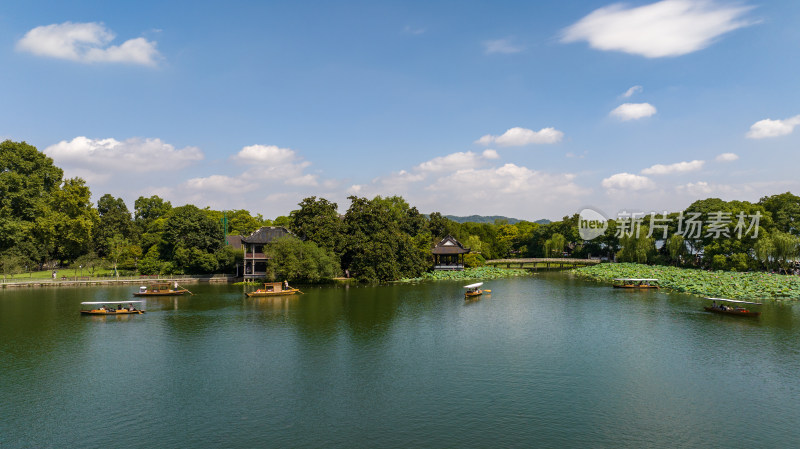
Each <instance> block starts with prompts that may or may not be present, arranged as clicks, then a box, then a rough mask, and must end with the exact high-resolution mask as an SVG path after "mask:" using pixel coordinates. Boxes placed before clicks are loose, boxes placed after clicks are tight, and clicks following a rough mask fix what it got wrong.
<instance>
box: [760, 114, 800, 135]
mask: <svg viewBox="0 0 800 449" xmlns="http://www.w3.org/2000/svg"><path fill="white" fill-rule="evenodd" d="M797 125H800V115H796V116H794V117H792V118H787V119H785V120H772V119H764V120H759V121H757V122H755V123H754V124H753V125H752V126H751V127H750V131H748V133H747V138H749V139H766V138H769V137H780V136H785V135H787V134H791V133H792V132H793V131H794V127H795V126H797Z"/></svg>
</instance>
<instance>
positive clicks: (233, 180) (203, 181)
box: [186, 175, 257, 193]
mask: <svg viewBox="0 0 800 449" xmlns="http://www.w3.org/2000/svg"><path fill="white" fill-rule="evenodd" d="M186 187H188V188H189V189H190V190H193V191H215V192H223V193H242V192H248V191H251V190H255V189H256V187H257V186H256V185H255V184H253V183H251V182H248V180H246V179H243V178H241V177H231V176H225V175H211V176H207V177H204V178H192V179H189V180H188V181H186Z"/></svg>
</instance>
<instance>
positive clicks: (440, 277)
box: [398, 267, 531, 282]
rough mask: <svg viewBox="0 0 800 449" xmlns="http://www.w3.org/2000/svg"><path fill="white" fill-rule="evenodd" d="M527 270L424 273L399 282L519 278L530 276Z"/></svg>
mask: <svg viewBox="0 0 800 449" xmlns="http://www.w3.org/2000/svg"><path fill="white" fill-rule="evenodd" d="M530 275H531V273H530V272H529V271H527V270H519V269H509V268H496V267H477V268H467V269H465V270H464V271H432V272H430V273H423V274H422V276H420V277H418V278H410V279H401V280H400V281H398V282H418V281H460V280H481V281H483V280H489V279H500V278H508V277H517V276H530Z"/></svg>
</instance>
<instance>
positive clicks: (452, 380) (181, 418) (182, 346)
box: [0, 273, 800, 449]
mask: <svg viewBox="0 0 800 449" xmlns="http://www.w3.org/2000/svg"><path fill="white" fill-rule="evenodd" d="M466 283H469V282H462V283H453V282H426V283H419V284H395V285H387V286H359V287H356V286H351V287H349V288H345V287H333V286H325V287H313V286H306V287H303V288H302V289H303V291H304V292H305V294H304V295H297V296H294V297H283V298H269V299H249V298H246V297H244V295H243V289H242V287H236V286H232V285H208V284H201V285H190V286H189V289H190V290H192V292H194V296H185V297H179V298H164V299H153V298H148V301H147V313H146V314H144V315H126V316H120V317H97V316H81V315H80V314H79V313H78V311H79V310H80V302H81V301H114V300H129V299H132V296H131V294H132V293H133V292H134V291H135V290H136V287H135V286H118V287H85V288H78V287H76V288H66V287H62V288H29V289H5V290H2V291H0V447H2V448H4V449H6V448H17V447H35V448H44V447H58V448H64V447H81V448H84V447H85V448H95V447H96V448H105V447H115V448H153V447H159V448H203V447H209V448H216V447H226V448H253V447H389V448H390V447H398V448H400V447H402V448H407V447H436V448H438V447H460V448H472V447H474V448H484V447H559V448H560V447H614V448H620V447H631V448H641V447H649V448H658V447H664V448H672V447H726V448H734V447H743V448H744V447H794V446H796V445H797V442H798V441H800V427H798V426H797V422H798V421H799V420H800V401H798V398H800V306H798V305H797V304H794V303H772V304H765V305H764V306H761V308H760V310H761V311H762V316H761V317H760V318H757V319H752V318H740V317H732V316H722V315H715V314H710V313H706V312H704V311H702V306H703V305H704V301H703V300H702V299H701V298H698V297H693V296H689V295H683V294H671V293H666V292H663V291H642V292H635V291H623V290H618V289H611V288H609V287H608V286H604V285H600V284H596V283H592V282H588V281H584V280H580V279H576V278H574V277H572V276H571V275H569V274H567V273H542V274H537V275H534V276H531V277H526V278H513V279H506V280H493V281H488V282H486V285H485V287H486V288H489V289H491V290H492V294H491V295H490V296H484V297H483V298H482V299H480V300H476V301H470V302H465V301H464V299H463V288H461V285H462V284H466Z"/></svg>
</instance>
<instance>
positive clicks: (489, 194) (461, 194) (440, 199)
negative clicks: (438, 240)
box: [409, 163, 588, 218]
mask: <svg viewBox="0 0 800 449" xmlns="http://www.w3.org/2000/svg"><path fill="white" fill-rule="evenodd" d="M574 179H575V175H573V174H570V173H547V172H542V171H538V170H532V169H530V168H528V167H524V166H519V165H516V164H512V163H508V164H505V165H502V166H500V167H490V168H484V169H474V168H470V169H465V170H458V171H456V172H454V173H451V174H449V175H447V176H443V177H440V178H438V179H436V180H434V181H433V182H431V183H429V184H428V185H427V186H426V187H425V188H424V191H421V192H420V191H412V192H410V195H409V196H410V198H411V201H412V204H420V206H418V207H421V208H423V209H425V208H427V209H428V210H442V211H443V212H445V213H455V214H459V213H460V214H467V213H482V214H490V213H500V214H503V215H509V216H515V217H521V218H532V217H534V216H538V217H539V218H541V217H543V216H555V215H557V214H558V213H560V212H561V211H562V210H564V209H568V208H570V207H574V208H577V207H578V206H579V204H578V203H579V201H578V200H579V198H580V197H581V196H583V195H586V194H588V192H587V191H586V190H585V189H583V188H581V187H579V186H578V185H576V184H575V183H574ZM476 182H479V183H480V187H479V188H468V187H467V186H475V185H476V184H475V183H476ZM442 208H446V209H444V210H443V209H442ZM421 210H422V209H421ZM470 211H472V212H470Z"/></svg>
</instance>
